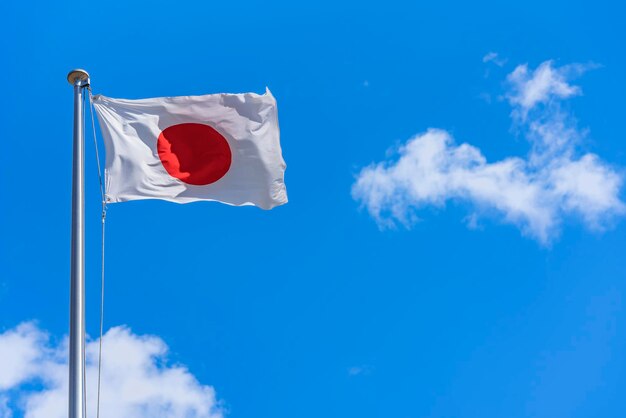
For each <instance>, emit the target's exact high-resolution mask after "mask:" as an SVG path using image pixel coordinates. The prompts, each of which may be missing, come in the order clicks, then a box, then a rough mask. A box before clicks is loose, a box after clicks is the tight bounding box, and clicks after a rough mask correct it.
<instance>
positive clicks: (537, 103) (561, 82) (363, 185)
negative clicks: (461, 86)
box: [352, 61, 626, 245]
mask: <svg viewBox="0 0 626 418" xmlns="http://www.w3.org/2000/svg"><path fill="white" fill-rule="evenodd" d="M589 68H591V66H589V65H581V64H572V65H566V66H562V67H555V66H554V63H553V62H552V61H546V62H544V63H542V64H540V65H539V66H538V67H537V68H536V69H534V70H531V69H529V68H528V66H527V65H526V64H524V65H519V66H517V67H516V68H515V69H514V70H513V72H512V73H510V74H509V75H508V76H507V80H506V84H507V88H508V91H507V93H506V99H507V101H508V102H509V104H510V105H511V107H512V111H511V114H510V117H511V119H512V121H513V124H514V125H515V126H516V127H517V128H519V129H520V130H521V132H523V134H524V136H525V137H526V139H527V140H528V142H529V143H530V148H531V149H530V152H529V153H528V155H527V156H526V158H520V157H508V158H505V159H503V160H501V161H496V162H488V161H487V159H486V158H485V156H484V155H483V153H482V152H481V150H480V149H478V148H476V147H474V146H472V145H470V144H467V143H463V144H460V145H457V144H456V143H455V141H454V139H453V138H452V136H451V135H450V134H449V133H448V132H446V131H444V130H440V129H428V130H427V131H426V132H424V133H421V134H418V135H416V136H414V137H413V138H411V139H409V140H408V141H407V142H406V144H404V145H403V146H402V147H400V149H399V150H398V157H397V158H395V159H392V160H389V161H383V162H380V163H376V164H372V165H370V166H368V167H365V168H363V169H362V170H361V172H360V173H359V174H358V176H357V178H356V181H355V183H354V184H353V187H352V196H353V198H354V199H355V200H357V201H359V202H360V203H361V204H362V206H364V207H365V208H366V209H367V211H368V212H369V214H370V215H371V216H372V217H373V218H374V219H375V220H376V222H377V223H378V224H379V225H380V226H381V227H389V226H393V225H395V224H396V223H401V224H403V225H405V226H406V227H410V226H411V225H412V224H413V223H414V222H415V220H416V219H417V216H416V211H417V210H419V209H421V208H424V207H426V206H436V207H443V206H445V203H446V202H447V201H448V200H454V201H465V202H469V203H470V204H471V206H472V208H473V211H474V212H473V213H472V214H471V216H470V218H471V219H476V217H477V215H478V214H481V215H485V214H487V213H497V214H498V217H499V218H500V219H502V220H503V221H504V222H507V223H511V224H514V225H516V226H517V227H519V228H520V229H521V230H522V232H523V233H524V234H526V235H528V236H531V237H533V238H535V239H537V240H538V241H539V242H541V243H542V244H544V245H548V244H549V243H550V242H551V241H552V240H553V239H554V237H555V236H557V235H558V233H559V231H560V225H561V224H562V222H563V220H564V219H565V218H566V217H574V218H577V219H580V220H581V222H582V223H583V224H584V225H585V226H586V227H587V228H588V229H591V230H602V229H604V228H605V227H606V226H607V225H608V224H610V222H611V221H612V220H613V219H614V218H615V217H617V216H620V215H623V214H624V213H625V212H626V206H625V205H624V203H623V202H622V200H621V199H620V191H621V187H622V184H623V176H622V174H621V173H619V172H618V171H616V170H615V169H614V168H612V167H611V166H609V165H608V164H607V163H605V162H603V161H602V160H601V159H600V157H598V156H597V155H595V154H591V153H581V152H580V151H579V149H578V147H579V145H580V143H581V142H582V140H583V139H584V132H582V131H580V130H579V129H578V128H577V126H576V121H575V119H574V118H573V117H572V116H571V115H570V114H568V113H567V112H566V111H565V110H564V109H563V108H562V107H561V105H560V103H561V101H562V100H565V99H567V98H570V97H573V96H577V95H581V94H582V91H581V89H580V87H578V86H574V85H571V84H570V83H569V80H570V79H572V78H574V77H577V76H579V75H581V74H582V73H583V72H584V71H586V70H587V69H589Z"/></svg>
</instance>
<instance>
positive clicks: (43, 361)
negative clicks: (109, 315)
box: [0, 322, 223, 418]
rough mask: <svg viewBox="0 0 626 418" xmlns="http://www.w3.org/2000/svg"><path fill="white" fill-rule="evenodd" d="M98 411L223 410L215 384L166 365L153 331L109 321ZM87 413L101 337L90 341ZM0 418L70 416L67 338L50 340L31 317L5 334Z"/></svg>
mask: <svg viewBox="0 0 626 418" xmlns="http://www.w3.org/2000/svg"><path fill="white" fill-rule="evenodd" d="M102 345H103V364H102V390H101V401H100V412H101V414H100V416H101V417H102V418H108V417H133V418H148V417H150V418H165V417H167V418H222V417H223V411H222V408H221V407H220V405H219V402H218V401H217V400H216V396H215V391H214V389H213V388H212V387H211V386H205V385H202V384H200V383H199V382H198V381H197V380H196V378H195V377H194V376H193V375H192V374H191V373H190V372H189V371H188V370H187V369H186V368H185V367H183V366H180V365H168V364H167V362H166V355H167V352H168V348H167V346H166V345H165V343H164V342H163V341H162V340H161V339H160V338H158V337H155V336H143V335H136V334H133V333H132V332H131V330H130V329H128V328H126V327H114V328H111V329H110V330H109V331H108V332H107V333H106V334H105V335H104V336H103V339H102ZM86 356H87V362H86V363H87V364H86V381H87V391H88V393H87V408H88V409H87V415H88V416H90V417H93V416H95V415H96V414H95V406H96V382H97V370H98V341H97V340H96V341H91V342H88V343H87V347H86ZM0 370H1V371H2V372H1V373H0V418H12V417H14V416H15V414H16V413H19V414H20V415H19V416H24V417H25V418H67V393H68V372H67V339H65V340H63V341H62V342H61V343H59V344H56V345H55V344H53V343H52V342H51V339H50V337H49V335H48V334H47V333H46V332H44V331H43V330H41V329H40V328H38V327H37V325H36V324H35V323H33V322H25V323H22V324H20V325H18V326H17V327H15V328H12V329H9V330H7V331H5V332H4V333H1V334H0Z"/></svg>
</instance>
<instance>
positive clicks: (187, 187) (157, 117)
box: [93, 90, 287, 209]
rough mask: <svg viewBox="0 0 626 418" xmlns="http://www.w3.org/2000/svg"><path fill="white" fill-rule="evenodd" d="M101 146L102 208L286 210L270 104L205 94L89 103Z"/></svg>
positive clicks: (255, 97) (252, 97)
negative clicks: (151, 203)
mask: <svg viewBox="0 0 626 418" xmlns="http://www.w3.org/2000/svg"><path fill="white" fill-rule="evenodd" d="M93 104H94V107H95V109H96V113H97V115H98V120H99V121H100V126H101V129H102V135H103V137H104V142H105V146H106V165H105V187H106V199H107V201H108V202H124V201H128V200H136V199H163V200H169V201H172V202H178V203H187V202H193V201H197V200H214V201H219V202H222V203H227V204H230V205H237V206H240V205H255V206H258V207H260V208H263V209H271V208H273V207H275V206H278V205H282V204H284V203H287V190H286V188H285V182H284V173H285V161H284V160H283V157H282V153H281V148H280V140H279V139H280V132H279V128H278V115H277V111H276V100H275V99H274V97H273V96H272V94H271V93H270V91H269V90H267V91H266V92H265V94H263V95H259V94H253V93H245V94H210V95H205V96H183V97H161V98H154V99H141V100H124V99H112V98H109V97H105V96H102V95H98V96H94V98H93Z"/></svg>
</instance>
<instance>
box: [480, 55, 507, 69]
mask: <svg viewBox="0 0 626 418" xmlns="http://www.w3.org/2000/svg"><path fill="white" fill-rule="evenodd" d="M483 62H484V63H488V62H493V63H494V64H496V65H497V66H498V67H502V66H503V65H504V64H506V58H501V57H500V56H499V55H498V53H497V52H489V53H487V54H486V55H485V56H484V57H483Z"/></svg>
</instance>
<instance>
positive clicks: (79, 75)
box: [67, 68, 89, 85]
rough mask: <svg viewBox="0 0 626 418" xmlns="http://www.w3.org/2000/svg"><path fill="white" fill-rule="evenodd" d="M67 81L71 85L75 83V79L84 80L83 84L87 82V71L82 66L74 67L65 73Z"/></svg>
mask: <svg viewBox="0 0 626 418" xmlns="http://www.w3.org/2000/svg"><path fill="white" fill-rule="evenodd" d="M67 81H68V82H69V83H70V84H71V85H74V84H76V81H84V82H85V84H89V73H88V72H87V71H85V70H83V69H82V68H76V69H75V70H72V71H70V72H69V74H68V75H67Z"/></svg>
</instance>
